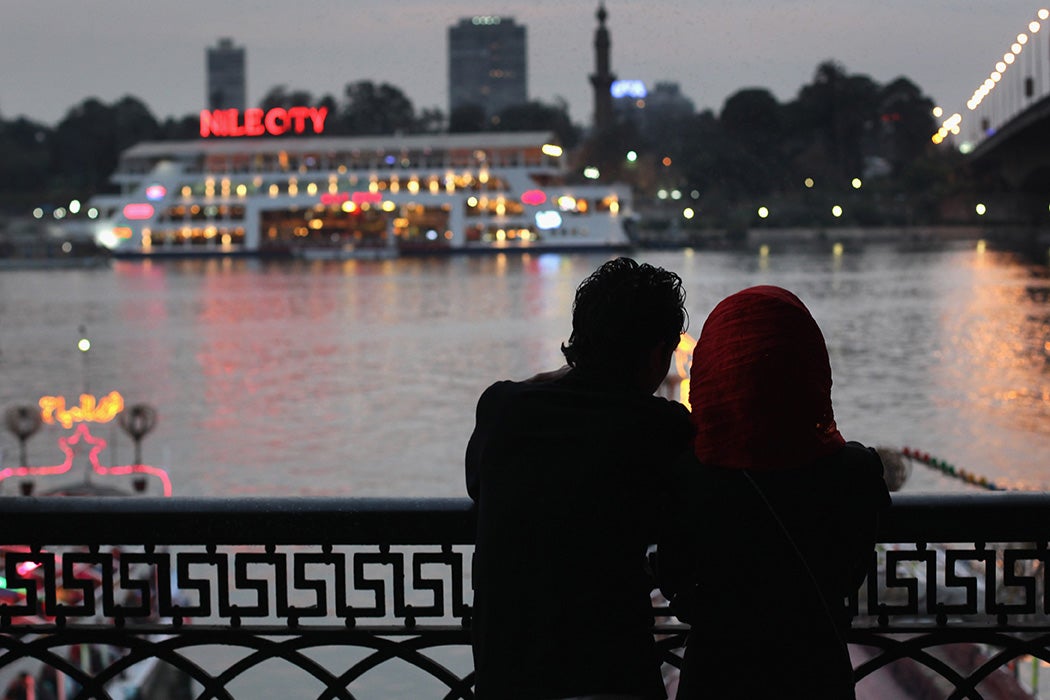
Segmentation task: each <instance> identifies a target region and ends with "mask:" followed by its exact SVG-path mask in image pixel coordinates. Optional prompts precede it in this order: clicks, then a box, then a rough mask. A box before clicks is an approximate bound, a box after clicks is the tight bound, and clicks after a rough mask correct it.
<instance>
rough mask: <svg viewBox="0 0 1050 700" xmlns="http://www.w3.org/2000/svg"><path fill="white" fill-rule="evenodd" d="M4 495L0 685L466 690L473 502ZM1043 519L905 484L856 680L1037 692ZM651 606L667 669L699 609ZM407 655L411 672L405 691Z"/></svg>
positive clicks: (210, 693) (1015, 504)
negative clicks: (1020, 676) (675, 611)
mask: <svg viewBox="0 0 1050 700" xmlns="http://www.w3.org/2000/svg"><path fill="white" fill-rule="evenodd" d="M0 513H2V515H3V522H4V535H3V538H4V542H3V545H4V546H2V547H0V555H2V557H3V559H2V564H0V574H2V575H3V576H4V577H5V579H6V590H7V596H6V597H0V693H2V692H3V691H4V690H5V687H6V685H7V684H8V683H9V682H11V679H12V678H14V677H15V676H16V675H17V674H18V673H23V672H25V673H32V674H34V675H40V674H39V670H40V667H41V666H42V665H47V666H50V667H51V669H52V670H51V671H49V673H50V677H48V676H47V674H44V676H43V677H44V682H45V683H46V682H50V683H52V684H55V685H57V686H60V687H61V691H62V693H63V694H64V697H68V698H72V697H84V698H109V697H119V695H118V694H117V693H118V690H119V692H123V690H122V689H120V688H119V684H120V680H121V679H122V678H123V679H124V680H125V683H128V682H129V681H128V680H127V679H128V678H129V677H131V676H134V675H135V673H136V671H137V670H141V669H143V668H145V667H147V666H150V667H152V668H154V669H163V670H164V671H165V675H166V676H168V677H170V676H171V675H172V672H173V671H177V674H176V675H178V676H180V677H181V678H182V679H185V678H190V679H192V681H193V682H192V684H185V683H182V684H179V683H175V684H171V683H169V692H168V694H167V695H163V694H154V697H176V695H175V694H174V692H175V691H174V690H171V689H172V688H178V689H180V691H181V692H184V693H185V692H189V694H188V695H186V697H200V698H231V697H252V696H253V694H255V695H256V696H258V693H259V687H260V686H261V687H262V688H266V687H267V686H268V685H270V684H274V683H277V684H279V682H280V681H281V680H282V679H283V677H284V676H288V675H294V676H295V677H296V678H299V679H300V680H299V682H298V685H297V686H296V689H295V691H294V696H295V697H318V698H359V697H385V696H414V697H415V696H418V697H435V698H464V699H465V698H472V697H473V692H472V684H473V683H472V682H473V676H472V669H471V667H470V653H469V624H470V600H471V593H470V583H469V581H470V558H471V552H472V549H473V547H472V542H473V527H474V525H473V515H472V512H471V509H470V503H469V501H466V500H460V499H428V500H398V499H368V500H355V499H344V500H337V499H250V500H242V499H237V500H232V499H138V498H125V499H82V498H63V499H36V498H16V497H10V498H3V499H0ZM1048 539H1050V495H1046V494H1013V493H1011V494H975V495H972V496H970V495H965V496H955V495H952V496H948V495H946V496H904V495H900V494H896V495H895V496H894V504H893V506H892V508H891V511H890V513H889V515H888V516H887V518H886V519H885V522H884V523H883V524H882V527H881V531H880V535H879V540H880V545H879V547H878V551H876V552H874V553H873V555H872V559H871V565H870V567H869V575H868V578H867V580H866V582H865V584H864V585H863V586H862V587H861V588H860V590H858V592H857V594H856V595H855V596H852V597H851V599H850V600H849V601H844V604H845V605H847V606H848V607H849V609H850V610H851V611H852V612H853V614H854V618H853V628H852V630H851V631H850V633H849V641H850V642H851V644H854V645H856V649H858V650H862V651H863V653H862V654H860V655H859V656H858V659H859V660H858V662H857V666H856V675H857V678H858V679H859V683H860V684H861V685H859V686H858V687H863V683H864V682H865V681H864V679H866V678H868V677H870V676H872V675H873V674H876V673H886V672H887V670H886V669H889V670H892V671H893V672H894V673H895V674H896V675H897V677H898V678H900V679H902V683H903V684H905V685H908V686H912V687H915V685H916V684H917V683H926V684H927V685H928V686H929V687H931V688H936V686H937V684H938V683H941V684H943V685H944V689H942V690H943V692H941V694H940V695H939V696H938V695H934V696H937V697H958V698H992V697H999V696H1002V697H1023V695H1019V694H1018V693H1020V692H1022V691H1021V690H1020V686H1018V685H1017V684H1016V681H1014V679H1013V676H1011V675H1009V674H1008V673H1006V672H1005V671H1004V669H1005V668H1007V667H1008V666H1009V665H1010V664H1012V663H1014V662H1015V661H1016V660H1018V659H1020V658H1022V657H1028V656H1032V657H1036V658H1038V659H1043V660H1045V661H1048V662H1050V594H1048V591H1050V587H1048V586H1047V581H1046V569H1047V558H1048V556H1050V552H1048V550H1047V540H1048ZM711 564H712V566H717V561H712V562H711ZM721 604H724V601H723V602H721ZM655 613H656V615H657V621H658V624H657V627H656V629H655V630H654V632H655V633H656V634H657V636H658V644H659V647H660V649H661V651H662V653H663V658H664V660H665V663H666V668H667V671H668V673H667V675H668V676H669V677H673V675H674V669H675V667H677V665H678V659H679V656H678V655H679V654H680V652H681V645H682V643H683V641H684V638H685V632H686V631H687V628H685V627H684V626H683V625H681V624H679V623H678V622H677V620H675V619H674V618H673V617H671V616H670V614H669V612H668V611H667V610H666V609H665V608H663V607H661V606H660V605H659V604H657V606H656V608H655ZM566 629H567V633H572V632H571V630H572V620H566ZM756 633H760V631H759V630H756ZM335 649H338V650H339V651H333V650H335ZM216 650H219V651H216ZM351 650H352V653H351ZM91 655H94V656H96V657H104V658H94V659H91V658H87V657H89V656H91ZM91 661H94V663H89V662H91ZM220 662H221V663H220ZM275 664H277V665H279V666H280V668H282V669H285V670H282V671H280V672H276V671H274V666H275ZM405 668H410V669H412V671H411V672H410V673H408V675H409V676H411V677H412V678H414V679H415V680H414V681H413V682H414V683H415V684H416V685H415V686H414V687H413V688H412V689H411V690H404V689H401V690H394V688H395V687H396V686H397V684H398V683H401V682H402V679H403V677H405V675H406V673H405V671H404V669H405ZM288 669H291V670H288ZM398 669H400V670H398ZM48 679H49V680H48ZM253 684H254V686H253ZM1004 684H1005V685H1004ZM253 688H254V689H253ZM402 690H403V691H404V692H401V691H402ZM284 692H285V694H287V692H288V691H284ZM369 692H372V693H374V694H373V695H369ZM300 693H301V694H300ZM421 693H422V694H421ZM1004 693H1005V694H1004ZM38 696H39V695H38ZM57 696H58V695H56V697H57ZM0 697H3V696H2V695H0Z"/></svg>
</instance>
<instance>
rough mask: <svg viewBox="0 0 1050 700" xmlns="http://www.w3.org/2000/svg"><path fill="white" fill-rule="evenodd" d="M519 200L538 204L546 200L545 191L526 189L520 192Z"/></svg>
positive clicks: (524, 202) (533, 204) (534, 204)
mask: <svg viewBox="0 0 1050 700" xmlns="http://www.w3.org/2000/svg"><path fill="white" fill-rule="evenodd" d="M521 201H522V203H523V204H531V205H532V206H534V207H535V206H539V205H540V204H543V203H544V202H546V201H547V193H546V192H544V191H543V190H527V191H525V192H522V193H521Z"/></svg>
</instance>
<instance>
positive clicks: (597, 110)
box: [591, 2, 616, 134]
mask: <svg viewBox="0 0 1050 700" xmlns="http://www.w3.org/2000/svg"><path fill="white" fill-rule="evenodd" d="M608 16H609V14H608V13H607V12H606V11H605V3H604V2H599V3H598V12H597V14H596V17H597V18H598V30H597V31H596V32H595V33H594V60H595V72H594V73H593V74H592V75H591V85H592V86H593V87H594V132H595V133H597V134H600V133H603V132H605V131H607V130H608V129H609V128H610V127H611V126H612V123H613V111H612V93H611V92H610V91H609V88H610V87H612V84H613V81H614V80H616V76H615V75H613V74H612V73H610V72H609V45H610V41H609V30H608V29H606V28H605V19H606V17H608Z"/></svg>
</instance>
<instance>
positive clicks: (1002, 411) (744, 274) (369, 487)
mask: <svg viewBox="0 0 1050 700" xmlns="http://www.w3.org/2000/svg"><path fill="white" fill-rule="evenodd" d="M607 257H608V256H605V255H601V254H588V255H540V256H502V255H498V256H497V255H493V256H480V257H448V258H434V259H402V260H394V261H381V262H363V261H362V262H346V263H291V262H282V263H270V262H260V261H250V260H217V259H213V260H191V261H169V262H157V261H152V262H150V261H146V262H137V261H136V262H128V261H124V262H114V263H112V264H111V265H110V266H108V267H102V268H98V269H84V270H73V269H68V270H57V269H55V270H5V271H3V272H0V408H6V407H8V406H11V405H14V404H26V403H29V404H34V403H36V401H37V399H38V398H39V397H40V396H43V395H62V396H66V397H68V400H69V401H70V403H73V402H75V401H76V397H77V396H78V395H79V394H80V393H81V392H83V391H84V390H85V388H86V389H87V393H91V394H94V395H98V396H101V395H104V394H107V393H109V392H110V391H113V390H117V391H119V392H121V393H122V394H123V396H124V397H125V400H126V401H127V403H128V404H131V403H136V402H145V403H149V404H151V405H153V406H155V407H156V409H157V411H158V413H159V421H158V424H157V427H156V429H155V430H154V431H153V433H152V434H151V435H149V436H148V437H147V438H146V441H145V443H144V449H143V458H144V461H145V462H148V463H151V464H154V465H157V466H163V467H165V468H167V469H168V470H169V471H170V472H171V474H172V479H173V481H174V483H175V493H176V495H185V496H200V495H228V496H285V495H302V496H311V495H326V496H459V495H463V494H464V487H463V479H462V455H463V448H464V445H465V444H466V441H467V438H468V436H469V434H470V431H471V428H472V426H473V418H474V416H473V410H474V404H475V401H476V399H477V396H478V395H479V394H480V393H481V391H482V390H483V389H484V388H485V386H487V385H488V384H489V383H491V382H492V381H495V380H497V379H501V378H525V377H527V376H529V375H531V374H533V373H535V372H537V371H541V370H547V369H551V368H554V367H557V366H559V365H561V364H562V360H561V355H560V352H559V343H561V342H563V341H564V340H565V339H566V338H567V337H568V333H569V330H570V313H571V304H572V298H573V292H574V290H575V287H576V285H577V284H578V283H579V282H580V281H581V280H582V279H583V278H584V277H586V276H587V275H588V274H589V273H590V272H591V271H592V270H593V269H594V268H595V267H596V266H597V265H598V264H600V263H601V262H603V261H604V260H605V259H607ZM635 257H636V258H638V259H639V260H644V261H647V262H651V263H653V264H657V265H661V266H663V267H667V268H669V269H672V270H675V271H676V272H678V273H679V274H681V275H682V277H683V278H684V280H685V287H686V289H687V293H688V301H687V306H688V310H689V314H690V317H691V322H690V328H689V330H690V332H691V333H692V334H693V335H696V334H698V333H699V331H700V328H701V326H702V325H703V321H704V318H705V317H706V315H707V313H708V312H709V311H710V309H711V308H712V307H713V306H714V305H715V303H717V302H718V300H720V299H721V298H722V297H724V296H726V295H727V294H730V293H732V292H735V291H737V290H739V289H742V288H744V287H747V286H751V285H755V284H777V285H781V286H784V287H787V288H788V289H791V290H792V291H794V292H795V293H797V294H798V295H799V296H800V297H801V298H802V299H803V301H805V302H806V304H807V305H808V306H809V307H810V309H811V310H812V312H813V314H814V316H815V317H816V319H817V321H818V322H819V323H820V325H821V327H822V328H823V330H824V333H825V336H826V338H827V342H828V348H829V352H830V355H831V364H832V370H833V372H834V381H835V385H834V390H833V392H834V393H833V398H834V403H835V410H836V415H837V418H838V422H839V427H840V429H841V430H842V432H843V434H844V435H845V436H846V437H847V438H848V439H855V440H860V441H862V442H866V443H868V444H873V445H886V446H890V447H902V446H911V447H915V448H919V449H922V450H925V451H928V452H930V453H932V454H934V455H936V456H939V457H941V458H943V459H945V460H947V461H949V462H951V463H953V464H955V465H957V466H958V467H961V468H965V469H968V470H970V471H973V472H975V473H979V474H983V475H986V476H987V477H989V478H992V479H995V480H996V481H997V482H1001V483H1004V484H1006V485H1009V486H1012V487H1019V488H1040V489H1045V488H1050V439H1048V438H1050V279H1048V274H1047V267H1046V265H1045V264H1043V265H1034V264H1031V263H1026V262H1024V261H1022V260H1019V259H1018V258H1017V257H1015V256H1013V255H1011V254H1009V253H1004V252H995V251H992V250H987V251H981V250H979V249H978V248H977V246H975V245H971V244H962V243H958V244H952V245H949V246H946V247H944V248H941V249H938V250H933V251H930V250H925V251H914V250H901V249H898V248H896V247H894V246H891V245H886V246H881V247H874V246H868V247H865V248H864V249H862V250H858V251H850V250H847V251H846V252H845V253H844V254H841V255H833V254H831V253H830V252H825V251H819V252H816V251H808V252H797V253H779V254H772V255H768V256H760V255H759V254H757V253H752V252H708V251H695V252H694V251H689V250H683V251H678V250H676V251H660V252H651V251H640V252H638V253H637V254H635ZM1044 262H1045V261H1044ZM81 325H83V326H84V327H85V328H86V330H87V335H88V337H89V338H90V340H91V342H92V346H91V349H90V351H88V352H87V353H86V354H82V353H80V352H78V350H77V349H76V341H77V339H78V337H79V336H78V327H79V326H81ZM95 431H96V432H99V433H100V434H101V435H102V436H104V437H106V438H107V439H108V440H109V441H110V443H111V444H110V446H109V448H107V450H108V456H107V457H104V461H105V459H108V460H109V461H108V463H110V464H121V463H127V462H128V461H130V458H131V444H130V442H129V440H128V438H126V437H125V436H123V434H122V433H120V431H119V430H118V429H117V428H115V427H113V424H112V423H111V424H108V425H105V426H99V427H97V428H95ZM60 434H61V431H58V430H56V429H55V428H45V430H44V431H42V432H41V433H40V434H38V435H36V436H34V437H33V438H32V439H31V440H30V441H29V443H28V457H29V462H30V463H32V464H52V463H55V462H56V461H59V460H60V459H61V454H60V453H59V451H58V448H57V444H56V437H57V436H58V435H60ZM0 449H3V459H4V466H11V465H13V464H14V463H15V461H16V460H17V456H18V443H17V441H16V439H15V438H14V437H13V436H12V435H11V434H10V433H8V432H6V431H4V432H3V434H2V436H0ZM8 488H9V487H8ZM967 488H971V487H969V486H966V485H964V484H961V483H960V482H956V481H953V480H949V479H947V478H946V477H943V476H940V475H938V474H936V473H934V472H933V471H930V470H927V469H925V468H917V469H916V471H915V472H914V473H913V474H912V477H911V479H910V480H909V482H908V484H907V485H906V487H905V490H909V491H945V490H959V489H967Z"/></svg>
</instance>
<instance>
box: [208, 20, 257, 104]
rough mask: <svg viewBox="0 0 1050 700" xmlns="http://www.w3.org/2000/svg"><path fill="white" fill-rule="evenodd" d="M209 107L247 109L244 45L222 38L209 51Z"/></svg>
mask: <svg viewBox="0 0 1050 700" xmlns="http://www.w3.org/2000/svg"><path fill="white" fill-rule="evenodd" d="M207 73H208V95H207V98H208V109H245V108H246V107H247V106H248V104H247V102H248V100H247V98H246V91H245V83H246V80H245V75H246V71H245V60H244V47H242V46H234V45H233V39H229V38H226V37H224V38H222V39H219V43H218V44H217V45H216V46H213V47H209V48H208V51H207Z"/></svg>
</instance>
